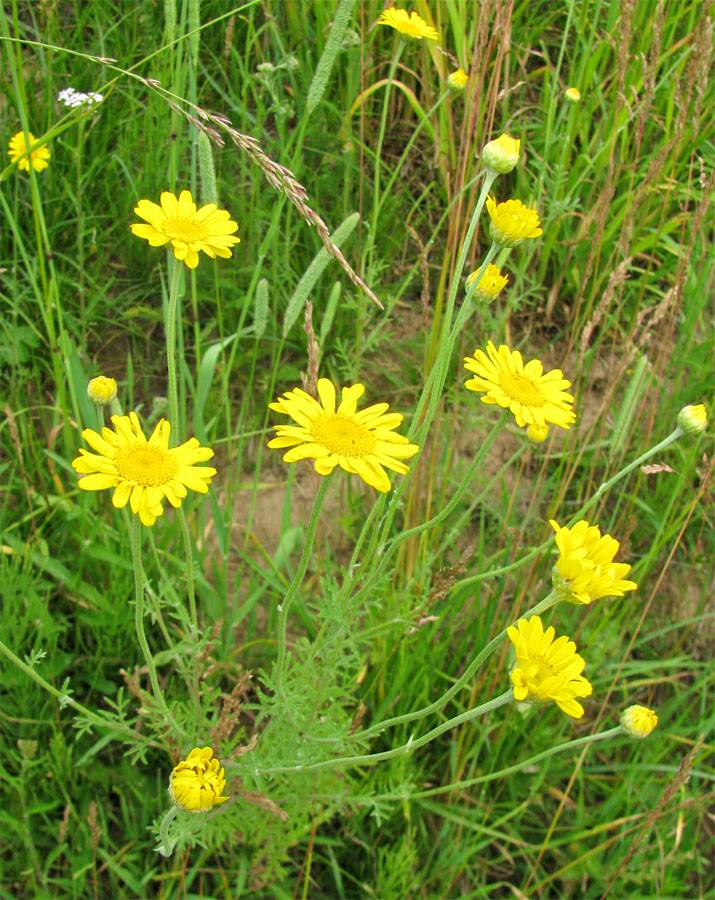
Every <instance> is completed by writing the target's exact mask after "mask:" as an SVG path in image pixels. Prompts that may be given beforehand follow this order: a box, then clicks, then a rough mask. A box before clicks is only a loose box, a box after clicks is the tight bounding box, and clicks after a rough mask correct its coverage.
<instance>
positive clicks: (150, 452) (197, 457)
mask: <svg viewBox="0 0 715 900" xmlns="http://www.w3.org/2000/svg"><path fill="white" fill-rule="evenodd" d="M112 424H113V425H114V428H115V431H112V429H111V428H103V429H102V433H101V435H100V434H98V433H97V432H96V431H92V430H91V429H90V428H85V430H84V431H83V432H82V437H83V438H84V440H85V441H87V443H88V444H89V445H90V447H91V448H92V449H93V450H96V451H97V453H96V454H95V453H90V452H89V451H88V450H83V449H80V451H79V454H80V455H79V456H78V457H77V459H75V460H74V461H73V462H72V468H73V469H74V470H75V471H76V472H78V473H79V474H80V475H83V476H84V477H83V478H80V480H79V486H80V487H81V488H82V490H85V491H102V490H105V489H106V488H114V495H113V497H112V503H113V504H114V506H116V507H117V509H122V508H123V507H124V506H126V505H127V503H129V505H130V507H131V510H132V512H133V513H134V514H135V515H138V516H139V518H140V519H141V521H142V524H143V525H147V526H151V525H153V524H154V522H155V521H156V520H157V518H158V517H159V516H161V515H163V513H164V507H163V506H162V502H163V500H164V497H166V499H167V500H168V501H169V503H171V505H172V506H174V507H176V508H177V509H178V507H180V506H181V501H182V500H183V499H184V497H186V494H187V488H190V489H191V490H192V491H197V492H198V493H200V494H206V493H208V489H209V484H210V483H211V479H212V478H213V476H214V475H215V474H216V469H213V468H211V467H210V466H201V467H198V466H196V465H195V463H200V462H206V460H207V459H211V457H212V456H213V455H214V452H213V450H211V449H210V448H209V447H201V446H199V442H198V441H197V440H196V438H191V439H190V440H188V441H186V443H184V444H181V446H179V447H172V448H171V449H169V433H170V430H171V429H170V426H169V423H168V422H167V421H166V420H165V419H161V420H160V421H159V423H158V424H157V426H156V428H155V429H154V431H153V433H152V435H151V437H150V438H149V439H148V440H147V438H146V437H145V435H144V432H143V431H142V429H141V425H140V423H139V418H138V416H137V414H136V413H135V412H131V413H129V415H128V416H112Z"/></svg>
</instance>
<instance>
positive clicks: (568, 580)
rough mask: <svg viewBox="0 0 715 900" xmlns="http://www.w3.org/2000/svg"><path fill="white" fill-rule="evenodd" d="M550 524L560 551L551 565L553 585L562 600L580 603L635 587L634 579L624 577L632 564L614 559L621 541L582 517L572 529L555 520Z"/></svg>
mask: <svg viewBox="0 0 715 900" xmlns="http://www.w3.org/2000/svg"><path fill="white" fill-rule="evenodd" d="M549 524H550V525H551V527H552V528H553V529H554V531H555V532H556V546H557V547H558V548H559V553H560V554H561V555H560V557H559V561H558V562H557V563H556V566H555V567H554V574H553V578H554V588H555V589H556V590H557V591H559V592H560V594H562V597H563V599H564V600H567V601H568V602H569V603H573V604H574V605H576V606H580V605H585V604H588V603H591V601H592V600H599V599H600V598H601V597H622V596H623V594H624V593H625V591H634V590H635V589H636V588H637V587H638V585H637V584H636V583H635V581H624V580H623V578H624V576H625V575H627V574H628V573H629V572H630V570H631V566H629V565H628V564H627V563H614V562H613V557H614V556H615V555H616V553H618V548H619V546H620V544H619V543H618V541H617V540H616V539H615V538H612V537H611V535H610V534H604V535H602V534H601V530H600V528H599V527H598V526H597V525H589V523H588V522H587V521H586V520H585V519H581V521H580V522H576V524H575V525H572V526H571V528H562V527H561V526H560V525H559V524H558V522H556V521H555V520H554V519H550V520H549Z"/></svg>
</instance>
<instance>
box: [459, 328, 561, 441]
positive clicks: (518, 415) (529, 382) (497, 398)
mask: <svg viewBox="0 0 715 900" xmlns="http://www.w3.org/2000/svg"><path fill="white" fill-rule="evenodd" d="M464 367H465V369H468V370H469V371H470V372H474V374H475V377H474V378H470V379H469V381H467V382H465V387H466V388H467V390H470V391H477V392H480V393H484V394H486V396H484V397H482V403H492V404H497V405H498V406H501V407H502V408H503V409H508V410H510V411H511V412H512V413H513V415H514V418H515V419H516V424H517V425H518V426H519V427H520V428H523V427H524V426H525V425H540V426H544V425H546V423H547V422H550V423H551V424H552V425H558V426H559V428H566V429H569V428H570V427H571V425H572V424H573V423H574V422H575V421H576V414H575V413H574V411H573V402H574V398H573V397H572V396H571V394H569V393H567V392H566V388H568V387H570V386H571V382H570V381H567V380H566V379H565V378H564V377H563V372H562V371H561V369H551V371H549V372H544V366H543V364H542V363H541V360H538V359H532V360H530V361H529V362H528V363H526V364H524V360H523V359H522V356H521V353H520V352H519V351H518V350H510V349H509V347H507V345H506V344H502V345H501V347H499V349H498V350H497V348H496V347H495V346H494V344H493V343H492V341H489V343H488V344H487V352H486V353H485V352H484V351H483V350H475V351H474V357H473V358H472V357H471V356H467V357H465V359H464Z"/></svg>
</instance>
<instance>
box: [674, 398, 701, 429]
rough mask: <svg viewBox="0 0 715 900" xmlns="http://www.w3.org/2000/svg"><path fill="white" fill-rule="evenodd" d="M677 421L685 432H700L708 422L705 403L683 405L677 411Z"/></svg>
mask: <svg viewBox="0 0 715 900" xmlns="http://www.w3.org/2000/svg"><path fill="white" fill-rule="evenodd" d="M677 422H678V425H679V426H680V427H681V428H682V430H683V431H684V432H685V433H686V434H701V433H702V432H703V431H705V427H706V426H707V424H708V411H707V409H706V408H705V404H704V403H698V404H697V405H696V406H684V407H683V408H682V409H681V410H680V412H679V413H678V419H677Z"/></svg>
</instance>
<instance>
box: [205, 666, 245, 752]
mask: <svg viewBox="0 0 715 900" xmlns="http://www.w3.org/2000/svg"><path fill="white" fill-rule="evenodd" d="M252 677H253V673H252V672H251V671H250V670H249V671H246V672H242V673H241V674H240V675H239V676H238V680H237V681H236V683H235V684H234V686H233V690H232V691H231V693H230V694H229V695H228V696H224V698H223V706H222V708H221V715H220V716H219V720H218V722H217V723H216V725H215V726H214V728H213V729H212V731H211V743H212V744H213V746H214V747H218V746H219V745H220V744H221V742H222V741H225V740H226V739H227V738H228V737H229V736H230V735H231V732H232V731H233V729H234V728H235V727H236V722H237V721H238V717H239V715H240V714H241V710H242V709H243V701H244V700H245V699H246V697H247V696H248V691H249V689H250V685H251V678H252Z"/></svg>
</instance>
